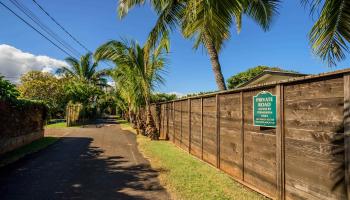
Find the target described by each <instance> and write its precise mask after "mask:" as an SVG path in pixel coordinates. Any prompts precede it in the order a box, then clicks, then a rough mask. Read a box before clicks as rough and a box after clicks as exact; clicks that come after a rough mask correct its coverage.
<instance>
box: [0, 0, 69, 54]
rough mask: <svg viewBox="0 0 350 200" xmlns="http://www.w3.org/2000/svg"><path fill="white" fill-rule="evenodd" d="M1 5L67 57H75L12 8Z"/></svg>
mask: <svg viewBox="0 0 350 200" xmlns="http://www.w3.org/2000/svg"><path fill="white" fill-rule="evenodd" d="M0 4H1V5H2V6H3V7H4V8H6V9H7V10H8V11H10V12H11V13H12V14H14V15H15V16H16V17H17V18H19V19H20V20H21V21H22V22H24V23H25V24H26V25H28V26H29V27H31V28H32V29H33V30H34V31H36V32H37V33H38V34H40V35H41V36H42V37H43V38H45V39H46V40H48V41H49V42H50V43H51V44H53V45H54V46H55V47H57V48H58V49H59V50H61V51H62V52H63V53H65V54H66V55H68V56H69V57H73V58H74V56H72V55H71V54H69V53H68V52H67V51H66V50H64V49H63V48H61V47H60V46H59V45H57V44H56V43H55V42H53V41H52V40H51V39H50V38H48V37H47V36H45V35H44V34H43V33H41V32H40V31H39V30H38V29H36V28H35V27H34V26H32V25H31V24H30V23H29V22H27V21H26V20H25V19H23V18H22V17H21V16H19V15H18V14H17V13H16V12H15V11H13V10H12V9H11V8H10V7H8V6H7V5H6V4H4V3H3V2H1V1H0Z"/></svg>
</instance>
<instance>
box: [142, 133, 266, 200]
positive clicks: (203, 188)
mask: <svg viewBox="0 0 350 200" xmlns="http://www.w3.org/2000/svg"><path fill="white" fill-rule="evenodd" d="M137 141H138V144H139V148H140V149H141V151H142V152H143V153H144V155H145V156H146V157H147V158H149V160H150V161H151V164H152V167H154V168H155V169H160V173H161V175H160V179H161V182H162V184H163V185H165V186H166V188H167V189H168V190H169V191H170V192H171V193H172V194H173V195H174V197H175V199H204V200H205V199H208V200H211V199H266V198H265V197H264V196H262V195H260V194H258V193H256V192H254V191H252V190H250V189H248V188H245V187H244V186H242V185H240V184H239V183H237V182H235V181H234V180H233V179H231V178H230V177H229V175H227V174H225V173H223V172H221V171H219V170H217V169H215V168H213V167H211V166H209V165H208V164H206V163H203V162H201V161H200V160H198V159H196V158H194V157H192V156H190V155H189V154H188V153H186V152H184V151H182V150H180V149H179V148H177V147H175V146H174V145H173V144H172V143H170V142H167V141H151V140H150V139H149V138H147V137H144V136H140V135H138V136H137Z"/></svg>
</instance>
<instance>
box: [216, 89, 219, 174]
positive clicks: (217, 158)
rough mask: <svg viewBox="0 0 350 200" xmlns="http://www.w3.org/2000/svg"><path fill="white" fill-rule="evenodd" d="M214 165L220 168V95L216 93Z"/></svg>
mask: <svg viewBox="0 0 350 200" xmlns="http://www.w3.org/2000/svg"><path fill="white" fill-rule="evenodd" d="M215 97H216V98H215V99H216V115H215V118H216V125H215V127H216V128H215V132H216V167H217V168H220V96H219V94H216V96H215Z"/></svg>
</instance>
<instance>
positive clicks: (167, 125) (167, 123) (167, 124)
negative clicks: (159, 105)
mask: <svg viewBox="0 0 350 200" xmlns="http://www.w3.org/2000/svg"><path fill="white" fill-rule="evenodd" d="M165 139H166V140H169V103H166V138H165Z"/></svg>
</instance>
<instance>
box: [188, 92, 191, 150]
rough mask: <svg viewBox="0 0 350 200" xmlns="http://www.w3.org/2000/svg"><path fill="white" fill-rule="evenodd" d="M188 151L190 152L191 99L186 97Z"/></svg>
mask: <svg viewBox="0 0 350 200" xmlns="http://www.w3.org/2000/svg"><path fill="white" fill-rule="evenodd" d="M188 153H190V154H191V99H188Z"/></svg>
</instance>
